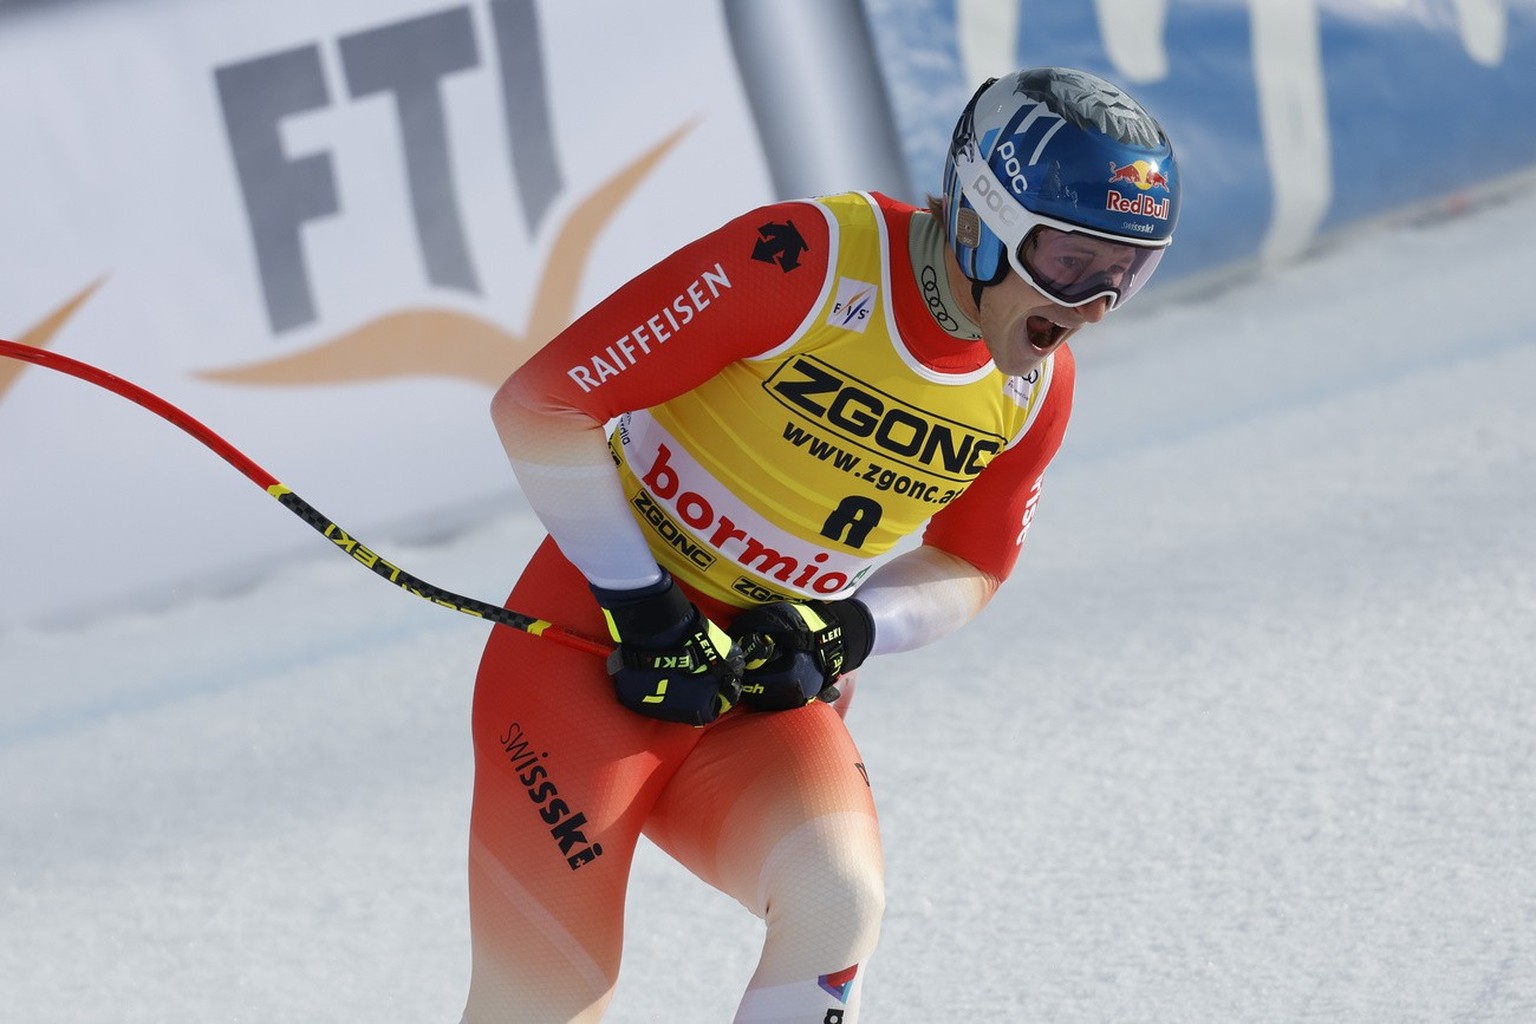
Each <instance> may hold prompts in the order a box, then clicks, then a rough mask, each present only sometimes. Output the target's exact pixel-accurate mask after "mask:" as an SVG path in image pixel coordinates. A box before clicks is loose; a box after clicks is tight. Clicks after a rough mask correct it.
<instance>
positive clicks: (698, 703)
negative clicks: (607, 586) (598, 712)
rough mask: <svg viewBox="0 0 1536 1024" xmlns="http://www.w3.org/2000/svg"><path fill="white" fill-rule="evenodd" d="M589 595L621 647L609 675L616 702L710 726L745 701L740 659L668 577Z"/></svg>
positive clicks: (723, 635) (650, 713) (673, 719)
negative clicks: (631, 588) (647, 584)
mask: <svg viewBox="0 0 1536 1024" xmlns="http://www.w3.org/2000/svg"><path fill="white" fill-rule="evenodd" d="M592 593H593V595H594V596H596V597H597V603H598V604H599V605H601V606H602V609H603V617H604V618H605V619H607V620H608V632H609V633H610V634H611V635H612V636H613V639H614V640H616V641H618V644H619V646H618V648H617V649H616V650H615V651H614V652H613V654H611V655H609V657H608V673H609V675H611V676H613V688H614V692H615V694H617V696H618V698H619V703H620V704H623V705H624V706H625V707H627V708H629V709H630V710H631V711H635V712H638V713H640V714H642V715H646V716H647V717H650V718H659V719H661V720H662V721H664V722H685V723H687V724H688V725H694V726H700V725H708V724H709V723H710V722H713V721H714V720H715V719H716V718H719V717H720V716H721V715H723V714H725V713H726V712H727V711H729V710H730V709H731V708H732V707H733V706H734V705H735V704H736V702H737V701H738V700H740V699H741V671H742V655H741V651H739V650H738V649H737V648H736V645H735V644H734V643H732V642H731V638H730V637H729V636H727V635H726V633H725V631H724V630H722V629H721V628H720V627H719V626H717V625H715V624H714V623H713V622H710V621H709V620H708V619H706V618H705V617H704V616H703V614H702V613H700V611H699V610H698V608H696V607H695V606H694V605H693V604H692V603H691V602H690V601H689V600H688V598H687V596H686V595H685V594H684V593H683V592H682V591H681V590H679V589H678V588H677V586H676V585H675V584H674V583H673V582H672V577H671V576H669V575H666V574H665V573H663V575H662V578H661V580H660V581H659V582H657V583H653V584H651V585H650V586H648V587H641V588H640V589H638V590H604V589H602V588H601V587H593V588H592Z"/></svg>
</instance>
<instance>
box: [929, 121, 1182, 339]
mask: <svg viewBox="0 0 1536 1024" xmlns="http://www.w3.org/2000/svg"><path fill="white" fill-rule="evenodd" d="M955 169H956V171H957V173H959V174H960V175H961V179H960V187H961V189H962V190H963V191H964V193H965V197H966V198H967V199H968V200H970V203H971V205H972V206H974V207H975V208H976V210H977V213H978V214H980V215H982V216H983V222H984V223H985V224H986V225H987V226H988V227H989V228H991V229H992V233H993V234H994V235H996V236H997V237H998V240H999V241H1001V242H1002V244H1003V249H1004V251H1006V252H1007V253H1008V265H1009V266H1011V267H1012V268H1013V269H1014V271H1015V272H1016V273H1018V274H1019V276H1021V277H1023V278H1024V280H1026V281H1028V282H1029V283H1030V284H1031V285H1033V286H1034V287H1035V288H1036V289H1038V290H1039V291H1041V292H1043V293H1044V294H1045V295H1047V296H1049V297H1050V298H1051V299H1053V300H1055V301H1056V302H1059V303H1060V304H1061V305H1063V306H1084V305H1087V304H1088V303H1090V302H1093V301H1094V300H1096V299H1099V298H1101V297H1108V299H1109V308H1111V309H1114V308H1116V307H1117V306H1119V305H1120V304H1121V303H1122V302H1125V301H1126V300H1127V299H1129V298H1130V297H1131V296H1132V295H1135V294H1136V293H1137V292H1139V291H1141V289H1142V287H1143V286H1145V285H1146V283H1147V279H1148V278H1150V277H1151V276H1152V272H1153V271H1154V270H1156V269H1157V265H1158V263H1160V262H1161V261H1162V258H1163V252H1164V250H1166V249H1167V246H1168V242H1169V241H1171V239H1165V240H1163V241H1161V242H1158V243H1156V244H1138V243H1136V242H1133V241H1131V240H1130V239H1127V238H1124V237H1121V236H1119V235H1111V234H1108V233H1106V232H1102V231H1094V230H1092V229H1090V228H1084V227H1081V226H1079V225H1076V224H1069V223H1067V222H1065V221H1059V220H1056V219H1054V218H1052V217H1042V216H1040V215H1039V214H1036V213H1034V212H1032V211H1030V210H1028V209H1026V208H1025V207H1024V205H1023V204H1021V203H1020V202H1019V201H1018V200H1017V199H1015V198H1014V197H1013V195H1012V194H1011V193H1010V192H1009V191H1008V190H1007V189H1006V188H1004V187H1003V186H1002V185H1000V184H998V182H997V179H996V178H995V177H993V175H992V171H991V169H990V168H988V167H987V166H986V164H985V163H983V162H982V161H981V160H980V159H979V157H978V155H977V153H976V147H975V144H974V143H972V144H970V145H967V146H965V147H964V149H963V150H962V151H961V152H960V153H959V154H958V155H957V157H956V160H955Z"/></svg>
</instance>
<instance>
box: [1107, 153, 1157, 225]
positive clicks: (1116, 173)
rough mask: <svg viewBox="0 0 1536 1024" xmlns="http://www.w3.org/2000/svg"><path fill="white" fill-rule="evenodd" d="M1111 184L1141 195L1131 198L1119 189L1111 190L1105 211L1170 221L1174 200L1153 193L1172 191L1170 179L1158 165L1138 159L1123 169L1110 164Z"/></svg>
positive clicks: (1108, 193) (1108, 192)
mask: <svg viewBox="0 0 1536 1024" xmlns="http://www.w3.org/2000/svg"><path fill="white" fill-rule="evenodd" d="M1109 183H1110V184H1111V185H1115V186H1131V187H1134V188H1135V189H1136V191H1137V192H1138V193H1139V194H1138V195H1135V196H1128V195H1126V194H1125V193H1124V192H1121V191H1120V190H1119V188H1111V189H1109V190H1108V191H1107V192H1106V194H1105V196H1104V209H1106V210H1109V211H1110V212H1112V213H1128V214H1131V215H1133V216H1137V217H1153V218H1155V219H1157V220H1167V219H1168V214H1169V213H1170V212H1171V211H1170V207H1171V206H1172V201H1171V200H1170V199H1168V198H1166V197H1164V198H1158V197H1157V196H1156V195H1154V194H1153V193H1154V192H1164V193H1166V192H1170V191H1172V190H1171V189H1170V188H1169V187H1168V176H1167V175H1165V174H1163V172H1162V171H1160V170H1159V169H1158V167H1157V165H1156V164H1154V163H1149V162H1147V161H1146V160H1135V161H1132V162H1131V163H1128V164H1125V165H1123V166H1121V165H1119V164H1115V163H1113V162H1111V163H1110V165H1109Z"/></svg>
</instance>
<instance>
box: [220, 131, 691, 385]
mask: <svg viewBox="0 0 1536 1024" xmlns="http://www.w3.org/2000/svg"><path fill="white" fill-rule="evenodd" d="M695 123H697V122H696V121H690V122H689V123H687V124H685V125H683V126H682V127H681V128H678V129H677V130H676V131H674V132H673V133H672V134H670V135H668V136H667V137H666V138H664V139H662V140H661V141H660V142H658V143H657V144H656V145H655V146H652V147H651V148H650V149H648V150H647V151H646V152H644V153H642V154H641V155H640V156H639V157H638V158H637V159H635V160H634V161H633V162H632V163H630V164H629V165H628V166H626V167H622V168H620V169H619V171H618V172H617V173H616V174H614V175H613V176H612V177H611V178H609V179H608V181H607V182H606V183H605V184H603V185H602V186H601V187H600V188H598V189H597V191H595V192H594V193H592V195H590V196H589V197H587V199H585V200H584V201H583V202H582V203H581V204H580V205H578V206H577V207H576V208H575V209H574V210H572V211H571V213H570V215H569V216H568V217H567V218H566V220H565V223H564V224H562V225H561V227H560V232H559V234H557V235H556V236H555V242H554V245H553V246H552V247H551V249H550V254H549V259H548V260H547V261H546V263H545V264H544V271H543V276H542V277H541V279H540V281H539V284H538V287H537V288H536V289H535V292H534V295H535V298H534V301H533V309H532V310H531V311H530V314H529V320H528V327H527V332H526V334H525V335H524V336H523V337H521V338H519V337H518V336H517V335H516V334H514V333H512V332H511V331H508V330H506V329H505V328H503V327H501V326H500V325H499V324H495V323H492V322H491V321H489V320H485V319H483V318H481V317H477V316H473V315H470V314H467V313H459V312H455V311H452V310H446V309H410V310H403V311H399V312H394V313H387V314H385V315H383V316H381V317H378V318H376V319H374V320H370V321H368V322H367V323H365V324H363V325H362V326H361V327H357V328H354V329H352V330H350V331H347V332H345V333H343V334H341V335H338V336H336V337H334V338H331V339H329V340H328V341H325V342H322V343H321V344H320V345H318V346H317V347H315V348H312V349H309V350H307V351H304V352H300V353H297V354H295V355H291V356H283V357H281V358H278V359H271V360H267V361H265V362H260V363H252V364H248V365H246V366H241V367H236V368H231V369H222V370H217V369H216V370H205V371H203V372H201V373H198V374H196V376H198V377H200V378H202V379H204V380H212V381H220V382H222V383H226V384H241V385H246V386H254V387H277V386H305V385H316V384H346V383H357V382H361V381H380V380H389V379H393V378H397V377H422V376H446V377H456V378H460V379H464V380H469V381H474V382H477V383H483V384H486V385H488V386H490V387H493V388H494V387H496V386H497V385H499V384H500V383H501V382H502V381H503V380H505V379H506V377H507V375H508V374H509V373H511V372H512V371H513V370H515V369H516V368H517V367H518V366H520V365H522V363H523V361H524V360H526V359H527V358H528V357H529V356H530V355H532V354H533V353H534V352H536V351H538V349H539V348H540V347H541V346H543V344H544V343H545V342H547V341H549V339H551V338H553V337H554V336H555V335H556V334H558V333H559V332H560V331H561V330H562V329H563V328H564V327H565V326H566V325H567V324H569V323H570V322H571V320H572V319H573V318H574V317H573V314H574V312H575V305H576V294H577V288H578V286H579V284H580V282H581V279H582V277H583V276H584V274H585V271H586V266H587V264H588V263H589V262H590V260H591V257H592V254H593V252H594V250H595V248H596V245H597V238H598V235H599V234H600V233H601V232H602V230H603V228H604V227H605V226H606V225H607V224H608V222H609V221H610V220H612V218H613V216H614V214H615V212H616V211H617V210H618V209H619V208H620V207H621V206H622V205H623V204H624V202H625V200H627V199H628V198H629V196H630V193H632V192H633V191H634V189H635V188H636V186H638V185H639V184H640V182H641V181H642V180H644V178H645V176H646V175H647V174H649V173H650V172H651V170H652V169H653V168H654V167H655V166H656V164H657V163H659V162H660V161H661V158H662V157H664V156H665V155H666V154H667V152H668V151H670V150H671V149H672V147H673V146H675V145H677V143H678V141H679V140H680V139H682V137H683V136H684V135H686V134H687V133H688V132H689V131H691V130H692V129H693V126H694V124H695Z"/></svg>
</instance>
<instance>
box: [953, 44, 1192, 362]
mask: <svg viewBox="0 0 1536 1024" xmlns="http://www.w3.org/2000/svg"><path fill="white" fill-rule="evenodd" d="M1179 192H1180V184H1179V170H1178V165H1177V163H1176V161H1175V160H1174V155H1173V147H1172V145H1171V144H1170V143H1169V141H1168V137H1167V135H1166V134H1165V133H1164V132H1163V129H1162V127H1161V126H1160V125H1159V124H1158V123H1157V121H1156V120H1154V119H1153V117H1152V116H1151V115H1150V114H1148V113H1147V112H1146V111H1145V110H1144V109H1143V108H1142V107H1141V105H1140V104H1138V103H1137V102H1136V101H1135V100H1133V99H1131V97H1129V96H1127V95H1126V94H1125V93H1124V92H1122V91H1121V90H1120V89H1118V88H1116V87H1115V86H1114V85H1111V84H1110V83H1109V82H1106V81H1105V80H1104V79H1102V78H1099V77H1097V76H1095V75H1091V74H1088V73H1087V72H1084V71H1078V70H1074V69H1072V68H1059V67H1047V68H1031V69H1027V70H1023V71H1018V72H1015V73H1013V74H1011V75H1008V76H1006V77H1003V78H995V79H991V80H990V81H988V82H987V83H986V84H984V85H983V86H982V87H981V88H980V89H978V90H977V91H976V94H975V96H973V97H972V98H971V102H970V103H969V104H968V105H967V106H966V108H965V112H964V113H963V114H962V115H961V116H960V120H959V122H958V123H957V124H956V125H955V131H954V135H953V138H952V140H951V142H950V147H949V156H948V159H946V161H945V163H944V194H943V197H942V201H941V206H940V212H941V215H942V216H943V218H944V228H945V236H946V238H947V239H948V242H949V247H950V249H951V251H952V252H953V253H954V256H955V260H956V262H957V263H958V265H959V270H960V273H961V274H962V275H963V276H964V277H965V278H966V279H967V280H968V281H969V282H970V288H971V297H972V300H973V302H974V303H975V304H976V306H977V307H978V308H979V307H981V305H982V303H983V295H984V292H985V290H986V289H988V288H990V287H992V286H994V285H998V284H1001V283H1003V282H1004V281H1005V280H1007V279H1008V278H1009V276H1010V271H1012V272H1013V273H1014V274H1017V275H1018V276H1019V277H1020V278H1022V279H1023V280H1024V281H1025V282H1026V283H1027V284H1028V285H1029V286H1030V287H1032V288H1033V289H1034V290H1035V291H1036V292H1038V293H1039V294H1040V295H1041V296H1042V297H1044V298H1045V299H1047V300H1048V301H1049V303H1050V305H1051V307H1052V308H1053V309H1055V310H1058V311H1062V312H1061V314H1049V313H1047V314H1046V315H1047V317H1049V318H1050V319H1051V321H1052V322H1051V323H1050V324H1049V329H1047V328H1046V327H1043V326H1041V325H1039V324H1036V325H1035V328H1038V329H1032V330H1031V331H1030V334H1031V337H1030V342H1031V344H1033V345H1034V347H1035V349H1036V350H1038V351H1040V352H1042V353H1048V352H1049V351H1050V350H1051V349H1053V348H1054V347H1055V346H1056V345H1057V344H1059V343H1060V342H1061V340H1063V339H1064V338H1065V336H1066V335H1067V334H1070V333H1071V332H1072V331H1073V330H1076V328H1077V327H1079V326H1081V325H1082V323H1084V322H1090V321H1096V320H1098V319H1100V318H1102V316H1103V315H1104V313H1105V312H1107V311H1108V310H1110V309H1113V308H1116V307H1118V306H1119V305H1120V304H1121V303H1123V302H1125V301H1126V300H1128V299H1129V298H1130V297H1131V296H1132V295H1134V294H1136V292H1137V291H1139V290H1140V289H1141V288H1142V286H1143V285H1145V284H1146V283H1147V279H1148V278H1149V277H1151V276H1152V272H1153V271H1154V270H1155V269H1156V267H1157V264H1158V262H1159V261H1160V260H1161V259H1162V255H1163V252H1164V251H1165V250H1166V249H1167V247H1168V245H1169V243H1170V242H1172V241H1173V229H1174V226H1175V225H1176V224H1177V223H1178V219H1179ZM1037 319H1038V318H1037ZM1062 321H1069V322H1065V323H1064V322H1062ZM1000 365H1001V364H1000ZM1010 372H1014V371H1010Z"/></svg>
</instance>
